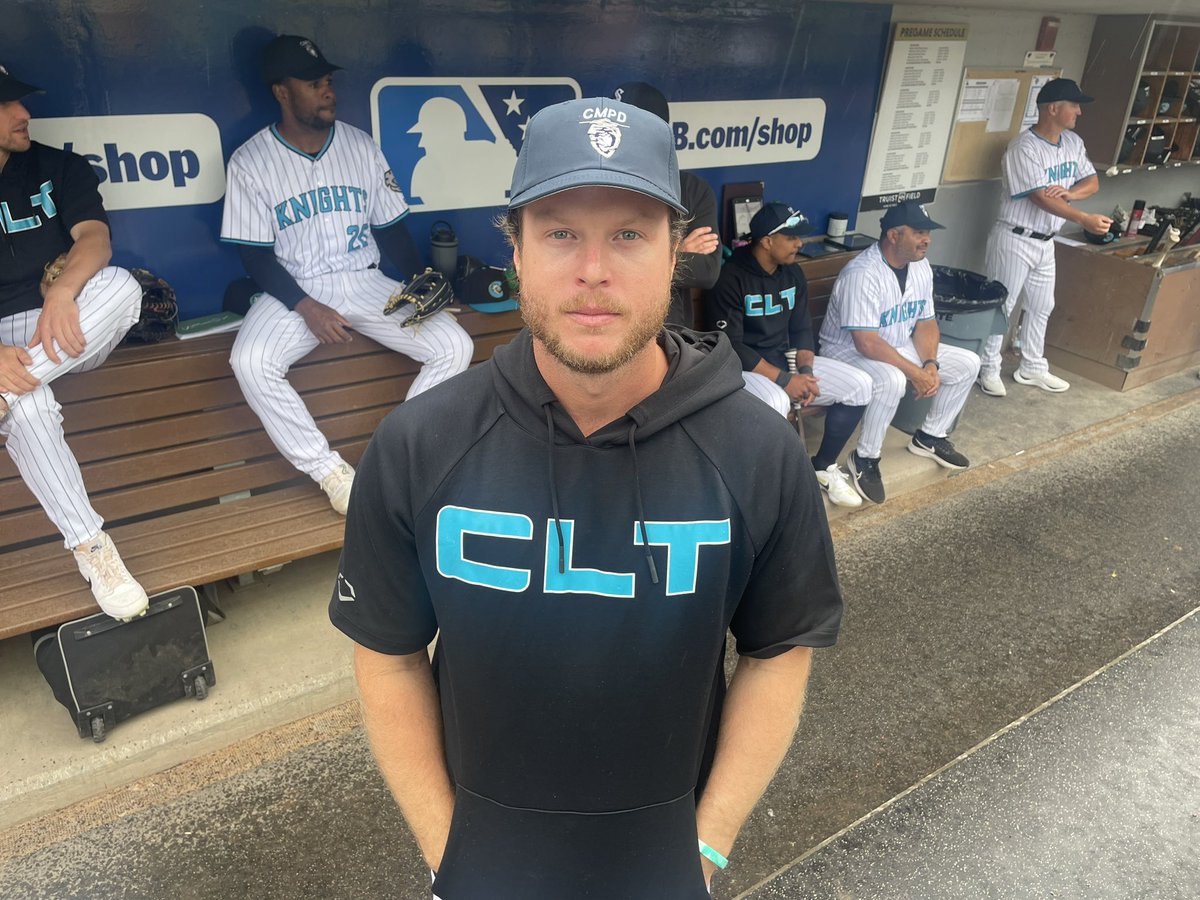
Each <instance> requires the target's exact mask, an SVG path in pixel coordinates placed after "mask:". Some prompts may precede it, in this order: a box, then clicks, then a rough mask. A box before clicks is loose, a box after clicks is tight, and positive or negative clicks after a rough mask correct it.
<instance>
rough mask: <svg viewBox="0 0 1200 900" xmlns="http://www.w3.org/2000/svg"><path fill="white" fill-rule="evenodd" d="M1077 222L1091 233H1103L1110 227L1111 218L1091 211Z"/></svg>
mask: <svg viewBox="0 0 1200 900" xmlns="http://www.w3.org/2000/svg"><path fill="white" fill-rule="evenodd" d="M1079 224H1080V225H1082V226H1083V230H1084V231H1090V232H1091V233H1092V234H1104V232H1106V231H1108V229H1109V228H1111V227H1112V219H1110V218H1109V217H1108V216H1102V215H1100V214H1099V213H1091V214H1089V215H1085V216H1084V217H1083V218H1082V219H1081V220H1080V222H1079Z"/></svg>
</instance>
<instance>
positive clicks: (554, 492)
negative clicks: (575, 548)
mask: <svg viewBox="0 0 1200 900" xmlns="http://www.w3.org/2000/svg"><path fill="white" fill-rule="evenodd" d="M542 409H544V410H545V411H546V439H547V442H546V468H547V469H549V472H550V508H551V509H552V510H553V511H554V528H555V530H556V531H558V574H559V575H565V574H566V572H567V546H566V544H565V543H564V542H563V533H562V522H561V521H559V518H558V488H557V487H556V486H555V484H554V416H553V415H552V414H551V412H550V404H549V403H547V404H546V405H545V406H543V407H542Z"/></svg>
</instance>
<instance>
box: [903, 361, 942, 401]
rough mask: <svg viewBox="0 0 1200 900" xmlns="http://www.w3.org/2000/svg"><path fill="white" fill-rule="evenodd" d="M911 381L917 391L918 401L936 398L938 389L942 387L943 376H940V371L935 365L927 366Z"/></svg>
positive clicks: (914, 375)
mask: <svg viewBox="0 0 1200 900" xmlns="http://www.w3.org/2000/svg"><path fill="white" fill-rule="evenodd" d="M910 380H911V381H912V384H913V388H915V389H916V392H917V399H921V398H923V397H932V396H934V395H935V394H936V393H937V392H938V388H940V387H941V386H942V379H941V376H940V375H938V370H937V368H936V367H934V366H933V365H928V366H925V367H924V368H923V369H921V370H920V371H918V372H916V373H915V374H913V376H912V378H911V379H910Z"/></svg>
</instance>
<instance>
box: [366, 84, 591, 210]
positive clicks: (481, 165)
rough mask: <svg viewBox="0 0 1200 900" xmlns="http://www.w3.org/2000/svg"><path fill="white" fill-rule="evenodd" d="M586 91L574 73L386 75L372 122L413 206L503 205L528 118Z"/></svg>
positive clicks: (376, 90)
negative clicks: (539, 75)
mask: <svg viewBox="0 0 1200 900" xmlns="http://www.w3.org/2000/svg"><path fill="white" fill-rule="evenodd" d="M581 96H582V92H581V91H580V89H579V84H578V83H577V82H576V81H575V80H574V79H572V78H384V79H381V80H379V81H377V82H375V86H374V87H373V88H372V89H371V126H372V131H373V133H374V136H375V141H376V142H377V143H378V144H379V146H380V148H381V149H382V150H383V155H384V156H385V157H386V158H387V161H388V164H389V165H390V166H391V168H392V172H393V173H394V174H395V178H396V181H397V183H398V184H399V186H400V188H401V189H402V190H403V191H404V196H405V197H406V198H407V200H408V205H409V208H410V209H412V211H413V212H441V211H443V210H452V209H476V208H479V207H488V206H504V205H505V204H507V203H508V188H509V185H510V184H511V183H512V174H513V168H514V167H515V166H516V164H517V153H518V151H519V150H520V149H521V142H522V141H523V140H524V138H525V126H526V125H528V124H529V120H530V118H532V116H533V114H534V113H536V112H537V111H538V110H540V109H542V108H543V107H545V106H551V105H553V104H555V103H562V102H563V101H565V100H575V99H578V98H579V97H581Z"/></svg>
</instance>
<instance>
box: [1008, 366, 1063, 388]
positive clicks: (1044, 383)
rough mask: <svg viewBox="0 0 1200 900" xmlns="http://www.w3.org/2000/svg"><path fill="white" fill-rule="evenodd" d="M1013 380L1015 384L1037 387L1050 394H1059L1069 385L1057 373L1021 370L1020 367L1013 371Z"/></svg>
mask: <svg viewBox="0 0 1200 900" xmlns="http://www.w3.org/2000/svg"><path fill="white" fill-rule="evenodd" d="M1013 381H1015V382H1016V383H1017V384H1028V385H1030V386H1031V387H1039V388H1041V389H1042V390H1043V391H1049V392H1050V393H1052V394H1061V393H1062V392H1063V391H1065V390H1066V389H1067V388H1069V387H1070V386H1071V383H1070V382H1068V381H1063V380H1062V379H1061V378H1059V377H1058V376H1057V375H1051V374H1050V373H1049V372H1022V371H1021V370H1020V369H1017V371H1015V372H1013Z"/></svg>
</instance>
